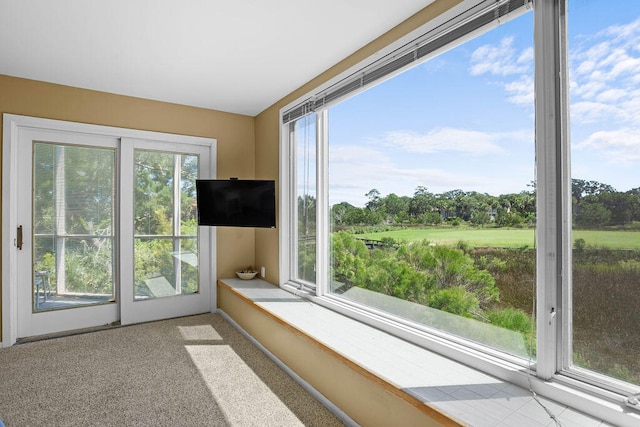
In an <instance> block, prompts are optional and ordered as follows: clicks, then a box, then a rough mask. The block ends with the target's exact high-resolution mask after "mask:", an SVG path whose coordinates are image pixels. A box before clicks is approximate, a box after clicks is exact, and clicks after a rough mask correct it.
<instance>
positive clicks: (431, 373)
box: [222, 279, 638, 427]
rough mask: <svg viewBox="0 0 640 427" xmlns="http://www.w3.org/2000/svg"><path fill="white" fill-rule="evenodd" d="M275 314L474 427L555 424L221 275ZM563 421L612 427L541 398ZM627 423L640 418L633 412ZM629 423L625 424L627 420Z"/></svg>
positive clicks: (341, 319)
mask: <svg viewBox="0 0 640 427" xmlns="http://www.w3.org/2000/svg"><path fill="white" fill-rule="evenodd" d="M222 281H223V282H224V283H226V284H227V285H228V286H230V287H231V288H233V289H234V291H236V292H238V293H239V294H240V295H242V296H243V297H245V298H247V299H249V300H251V301H252V302H253V303H254V304H256V305H257V306H259V307H260V308H261V309H263V310H265V311H266V312H269V313H271V314H273V315H275V316H277V317H278V318H279V319H280V320H282V321H284V322H287V323H289V324H291V325H292V326H294V327H295V328H297V329H299V330H301V331H302V332H304V333H305V334H307V335H308V336H310V337H313V338H315V339H316V340H317V341H319V342H321V343H322V344H324V345H326V346H327V347H329V348H331V349H333V350H334V351H336V352H338V353H339V354H341V355H343V356H344V357H346V358H348V359H350V360H351V361H352V362H354V363H356V364H357V365H359V366H361V367H362V368H364V369H366V370H367V371H369V372H371V373H374V374H375V375H377V376H378V377H380V378H382V379H384V380H386V381H387V382H388V383H390V384H393V385H395V386H396V387H397V388H398V389H401V390H403V391H404V392H406V393H408V394H410V395H412V396H414V397H415V398H418V399H419V400H421V401H423V402H425V403H427V404H429V405H431V406H433V407H435V408H437V409H439V410H441V411H442V412H445V413H447V414H449V415H450V416H452V417H453V418H455V419H457V420H460V421H462V422H464V423H467V424H469V425H472V426H515V425H517V426H553V425H556V424H555V421H554V420H553V419H551V418H550V416H549V415H548V414H547V412H546V411H545V409H544V408H543V407H542V406H541V405H540V404H539V403H538V402H536V400H535V399H534V397H533V396H532V393H531V392H530V391H529V390H527V389H525V388H522V387H519V386H517V385H515V384H511V383H509V382H506V381H502V380H500V379H497V378H495V377H493V376H490V375H487V374H485V373H483V372H480V371H478V370H476V369H472V368H470V367H468V366H466V365H463V364H461V363H458V362H456V361H453V360H451V359H448V358H445V357H443V356H441V355H439V354H436V353H434V352H432V351H429V350H427V349H424V348H422V347H419V346H416V345H414V344H411V343H409V342H406V341H404V340H402V339H400V338H397V337H394V336H392V335H390V334H387V333H385V332H382V331H380V330H377V329H375V328H373V327H371V326H367V325H364V324H363V323H361V322H358V321H356V320H353V319H350V318H348V317H345V316H343V315H341V314H339V313H336V312H334V311H332V310H330V309H327V308H324V307H322V306H320V305H318V304H315V303H313V302H311V301H308V300H306V299H303V298H300V297H299V296H296V295H293V294H291V293H290V292H287V291H285V290H283V289H280V288H277V287H275V286H274V285H271V284H268V283H266V282H263V281H261V280H255V279H254V280H248V281H244V280H240V279H224V280H222ZM538 399H539V400H540V401H541V402H542V403H543V404H544V405H545V406H546V408H547V409H549V410H550V411H551V413H552V414H553V415H554V416H555V417H556V418H557V420H558V421H559V423H561V425H562V426H580V427H591V426H593V427H595V426H609V425H613V424H607V423H605V422H603V421H602V420H599V419H597V418H594V417H591V416H588V415H585V414H583V413H580V412H578V411H576V410H574V409H572V408H569V407H568V406H566V405H563V404H560V403H558V402H555V401H552V400H550V399H547V398H544V397H540V396H538ZM628 421H629V425H632V424H634V423H637V422H638V418H637V417H636V416H635V415H630V416H629V419H628ZM625 424H626V423H625Z"/></svg>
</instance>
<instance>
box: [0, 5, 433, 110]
mask: <svg viewBox="0 0 640 427" xmlns="http://www.w3.org/2000/svg"><path fill="white" fill-rule="evenodd" d="M432 1H433V0H315V1H310V0H55V1H51V0H22V1H20V0H0V74H6V75H10V76H16V77H23V78H28V79H35V80H41V81H46V82H52V83H58V84H63V85H69V86H76V87H81V88H87V89H94V90H99V91H104V92H111V93H116V94H122V95H130V96H136V97H141V98H148V99H155V100H160V101H167V102H173V103H178V104H185V105H191V106H197V107H204V108H210V109H215V110H222V111H228V112H233V113H239V114H247V115H250V116H254V115H256V114H258V113H260V112H261V111H263V110H264V109H265V108H267V107H269V106H270V105H272V104H273V103H274V102H276V101H278V100H279V99H281V98H282V97H284V96H286V95H287V94H289V93H290V92H292V91H293V90H295V89H297V88H298V87H300V86H301V85H303V84H304V83H306V82H308V81H309V80H311V79H312V78H313V77H315V76H316V75H318V74H319V73H321V72H323V71H324V70H326V69H327V68H329V67H330V66H332V65H334V64H336V63H337V62H339V61H340V60H341V59H343V58H345V57H347V56H348V55H349V54H351V53H353V52H354V51H356V50H357V49H359V48H360V47H362V46H364V45H365V44H367V43H368V42H370V41H371V40H373V39H375V38H376V37H378V36H379V35H381V34H383V33H384V32H386V31H387V30H389V29H391V28H393V27H394V26H396V25H397V24H399V23H400V22H402V21H404V20H405V19H407V18H408V17H409V16H411V15H413V14H414V13H416V12H417V11H419V10H420V9H422V8H423V7H425V6H426V5H428V4H429V3H431V2H432Z"/></svg>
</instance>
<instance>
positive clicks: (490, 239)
mask: <svg viewBox="0 0 640 427" xmlns="http://www.w3.org/2000/svg"><path fill="white" fill-rule="evenodd" d="M356 237H359V238H366V239H374V240H380V239H381V238H383V237H392V238H393V239H396V240H405V241H413V240H429V241H431V242H433V243H437V244H455V243H457V242H458V241H460V240H464V241H465V242H467V243H468V244H469V245H471V246H496V247H522V246H528V247H533V246H534V230H530V229H508V228H483V229H476V228H437V227H434V228H426V229H404V230H398V231H385V232H381V233H366V234H358V235H356ZM579 238H582V239H584V240H585V242H586V244H587V245H591V246H598V247H607V248H611V249H638V250H640V232H638V231H600V230H597V231H596V230H576V231H574V232H573V240H575V239H579Z"/></svg>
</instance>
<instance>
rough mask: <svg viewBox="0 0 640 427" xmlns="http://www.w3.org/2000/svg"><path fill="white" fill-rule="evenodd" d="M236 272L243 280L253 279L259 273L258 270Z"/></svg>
mask: <svg viewBox="0 0 640 427" xmlns="http://www.w3.org/2000/svg"><path fill="white" fill-rule="evenodd" d="M236 274H237V275H238V277H239V278H241V279H242V280H251V279H253V278H254V277H256V274H258V272H257V271H237V272H236Z"/></svg>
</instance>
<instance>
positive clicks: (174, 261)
mask: <svg viewBox="0 0 640 427" xmlns="http://www.w3.org/2000/svg"><path fill="white" fill-rule="evenodd" d="M197 176H198V157H197V156H190V155H183V154H176V153H165V152H155V151H144V150H135V181H136V189H135V194H134V210H135V240H134V242H135V243H134V245H135V246H134V248H135V249H134V258H135V298H136V299H147V298H159V297H166V296H175V295H182V294H190V293H196V292H198V262H197V260H198V238H197V233H198V227H197V224H196V211H197V210H196V192H195V180H196V178H197Z"/></svg>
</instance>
